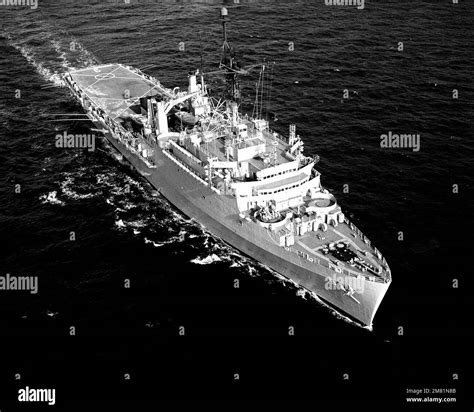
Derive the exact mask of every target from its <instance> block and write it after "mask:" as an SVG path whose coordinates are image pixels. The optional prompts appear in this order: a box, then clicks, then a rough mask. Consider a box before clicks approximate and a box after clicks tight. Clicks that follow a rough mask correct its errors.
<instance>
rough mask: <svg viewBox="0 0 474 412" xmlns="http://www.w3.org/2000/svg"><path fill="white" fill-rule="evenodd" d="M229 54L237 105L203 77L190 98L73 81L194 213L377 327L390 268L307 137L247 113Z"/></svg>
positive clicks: (116, 81)
mask: <svg viewBox="0 0 474 412" xmlns="http://www.w3.org/2000/svg"><path fill="white" fill-rule="evenodd" d="M223 15H224V18H225V16H226V15H227V13H226V12H224V14H223ZM224 27H225V24H224ZM224 41H225V44H227V36H226V35H225V36H224ZM227 47H228V49H226V47H224V48H223V50H224V58H223V60H222V61H221V65H220V67H221V68H223V69H224V70H225V71H226V73H225V74H226V76H227V78H228V79H230V81H231V82H232V83H231V84H230V86H228V91H229V93H230V94H231V96H230V98H227V99H221V100H217V99H215V98H214V97H212V96H210V94H209V93H208V88H207V85H206V81H205V75H204V74H203V73H201V72H200V71H199V70H197V71H195V72H193V73H191V74H189V76H188V86H187V90H183V91H181V90H180V89H179V88H174V89H169V88H166V87H164V86H163V85H161V83H160V82H159V81H158V80H156V79H155V78H153V77H151V76H149V75H147V74H145V73H143V72H141V71H139V70H137V69H135V68H132V67H130V66H126V65H121V64H108V65H100V66H93V67H89V68H86V69H79V70H73V71H71V72H69V73H67V74H66V75H65V76H64V81H65V82H66V84H67V85H68V87H69V88H70V90H71V91H72V93H73V95H74V96H75V97H76V98H77V99H78V101H79V102H80V103H81V105H82V106H83V107H84V109H85V111H86V114H87V116H88V117H89V118H90V119H91V120H92V122H94V124H96V126H97V127H99V128H101V129H102V130H103V131H104V134H105V136H106V137H107V139H108V140H109V141H110V142H111V143H112V145H113V146H114V147H115V148H116V149H117V150H119V151H120V152H121V153H122V154H123V156H124V157H125V158H126V159H128V160H129V161H130V162H131V163H132V164H133V165H134V166H135V167H136V169H137V170H138V171H139V172H140V173H142V174H143V176H145V177H146V178H147V179H148V180H149V181H150V182H151V183H152V184H153V185H154V186H155V187H156V188H157V189H158V190H159V191H160V192H161V193H162V194H163V195H164V196H165V197H166V198H167V199H168V200H169V201H170V202H171V203H172V204H174V205H175V206H176V207H178V208H179V209H180V210H182V211H183V213H185V214H187V215H188V216H190V217H192V218H194V219H196V220H197V221H198V222H200V223H201V224H203V225H204V226H205V227H206V228H208V230H210V231H211V232H212V233H214V234H215V235H217V236H219V237H221V238H222V239H223V240H224V241H225V242H227V243H229V244H231V245H232V246H234V247H236V248H237V249H239V250H241V251H242V252H244V253H246V254H247V255H249V256H251V257H253V258H255V259H257V260H258V261H260V262H262V263H264V264H266V265H268V266H269V267H271V268H272V269H274V270H275V271H277V272H279V273H281V274H282V275H284V276H285V277H287V278H289V279H291V280H293V281H294V282H295V283H297V284H298V285H300V286H301V287H303V288H305V289H307V290H309V291H311V292H313V293H315V294H316V295H317V296H318V297H320V298H322V299H323V300H324V301H325V302H326V303H329V304H330V305H331V306H333V307H336V308H337V309H338V310H339V311H340V312H342V313H344V314H347V315H349V316H350V317H351V318H352V319H355V320H357V321H358V322H360V323H362V324H363V325H367V326H370V325H371V324H372V320H373V317H374V315H375V312H376V311H377V308H378V306H379V304H380V302H381V301H382V299H383V296H384V294H385V292H386V291H387V289H388V287H389V285H390V282H391V275H390V269H389V267H388V265H387V262H386V260H385V258H384V257H383V256H382V255H381V253H380V252H379V251H378V250H377V249H376V248H375V247H374V246H373V245H372V244H371V242H370V241H369V240H368V239H367V237H366V236H365V235H364V234H362V232H361V231H360V230H358V229H357V227H355V226H354V225H353V224H352V223H351V222H350V221H349V220H348V218H347V217H346V216H345V215H344V213H343V212H342V210H341V207H340V206H339V205H338V203H337V201H336V198H335V197H334V196H333V195H332V194H331V193H330V192H329V191H328V190H326V189H325V188H324V187H323V186H322V185H321V175H320V173H319V172H318V171H317V170H316V168H315V165H316V164H317V162H318V159H319V158H318V156H307V155H305V154H304V142H303V139H302V138H301V137H300V136H299V135H298V134H297V133H296V127H295V126H294V125H290V126H289V131H288V135H287V136H283V135H280V134H278V133H276V132H275V131H272V130H271V128H270V125H269V123H268V121H267V120H266V119H264V118H261V117H249V116H248V115H243V114H242V113H241V112H240V110H239V104H238V97H240V96H238V95H237V94H236V91H235V84H236V83H235V82H236V74H237V73H238V72H239V71H240V70H241V69H240V68H238V66H237V65H236V63H235V60H234V58H233V57H231V56H230V53H231V49H230V47H229V46H228V45H227ZM229 62H230V63H229ZM229 64H230V66H229ZM261 70H265V65H262V66H261Z"/></svg>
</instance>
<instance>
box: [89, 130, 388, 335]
mask: <svg viewBox="0 0 474 412" xmlns="http://www.w3.org/2000/svg"><path fill="white" fill-rule="evenodd" d="M94 123H96V124H97V122H96V121H94ZM98 126H100V127H103V126H104V125H102V124H98ZM106 137H107V140H108V141H109V142H110V143H111V144H112V145H113V147H114V148H115V149H116V150H118V151H119V152H120V153H121V154H122V155H123V156H124V157H125V158H126V159H127V160H128V161H129V162H130V163H131V164H132V165H133V166H134V167H135V168H136V169H137V171H138V172H139V173H141V174H142V175H143V176H144V177H145V178H146V179H147V180H148V181H149V182H150V183H151V184H152V185H153V186H154V187H155V188H156V189H157V190H158V191H159V192H160V193H161V194H162V195H163V196H164V197H165V198H166V199H167V200H168V201H169V202H170V203H171V204H172V205H174V206H175V207H176V208H177V209H179V210H180V211H181V212H182V213H184V214H185V215H187V216H188V217H190V218H192V219H194V220H195V221H197V222H199V223H200V224H201V225H203V226H204V227H205V228H206V230H208V231H209V232H210V233H212V234H213V235H215V236H217V237H219V238H220V239H222V240H223V241H224V242H226V243H228V244H229V245H231V246H233V247H234V248H236V249H238V250H239V251H241V252H243V253H244V254H246V255H248V256H250V257H251V258H253V259H255V260H257V261H259V262H260V263H262V264H264V265H266V266H268V267H270V268H271V269H273V270H274V271H276V272H278V273H279V274H281V275H282V276H284V277H285V278H287V279H290V280H291V281H293V282H295V283H296V284H298V285H299V286H300V287H302V288H304V289H306V290H308V291H310V292H312V293H314V294H315V295H317V296H318V297H319V298H321V299H322V300H323V301H324V302H325V303H326V304H329V306H331V307H333V308H335V309H336V310H337V311H338V312H340V313H342V314H344V315H347V316H348V317H349V318H351V319H352V320H355V321H356V322H358V323H360V324H362V325H364V326H368V327H372V322H373V318H374V316H375V313H376V311H377V309H378V307H379V305H380V303H381V301H382V299H383V297H384V295H385V293H386V291H387V289H388V287H389V285H390V282H379V281H370V280H368V279H365V278H364V279H363V280H362V279H361V282H363V283H362V285H361V286H362V288H361V290H362V292H361V293H357V292H356V293H353V294H352V296H349V295H348V294H347V293H346V291H345V290H340V289H338V288H328V285H330V283H328V279H327V278H328V277H331V276H332V275H334V274H335V272H333V271H330V270H328V269H326V268H322V267H320V268H319V270H318V269H316V268H315V265H314V264H312V263H310V262H308V261H307V260H306V259H305V258H303V257H301V256H299V255H298V254H296V253H294V252H292V251H291V250H290V251H289V250H287V249H285V248H282V247H281V246H279V245H277V244H275V242H274V241H272V240H271V239H270V236H268V234H266V233H265V232H264V231H263V233H262V232H261V231H259V230H256V228H255V224H253V223H251V222H246V221H243V222H242V221H241V220H240V219H239V214H238V210H237V207H236V205H235V203H236V202H235V199H234V198H232V197H231V196H226V195H219V194H216V193H215V192H213V191H212V190H211V189H209V187H207V186H204V185H203V184H201V183H199V182H198V181H197V180H196V179H195V178H194V177H193V176H192V175H191V174H189V173H188V172H186V170H185V169H183V168H182V167H180V166H179V165H178V164H176V163H175V162H174V161H173V159H172V158H169V157H167V156H165V154H164V153H163V152H162V151H161V150H160V149H159V148H156V150H155V163H156V165H157V167H156V168H149V167H148V166H147V165H146V164H145V163H144V162H143V161H142V160H141V159H140V158H139V157H138V156H137V155H135V154H134V153H132V152H130V151H129V150H128V149H127V148H126V147H125V145H124V144H123V143H122V142H120V141H119V140H117V139H116V138H114V137H113V136H112V135H111V134H110V133H109V132H108V133H106ZM258 229H260V228H258Z"/></svg>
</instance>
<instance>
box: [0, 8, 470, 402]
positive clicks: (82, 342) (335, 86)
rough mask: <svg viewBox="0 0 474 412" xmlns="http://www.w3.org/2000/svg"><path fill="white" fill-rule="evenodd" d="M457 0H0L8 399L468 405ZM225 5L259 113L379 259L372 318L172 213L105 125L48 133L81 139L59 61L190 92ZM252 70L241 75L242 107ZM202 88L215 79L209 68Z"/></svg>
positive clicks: (4, 390) (0, 326) (464, 93)
mask: <svg viewBox="0 0 474 412" xmlns="http://www.w3.org/2000/svg"><path fill="white" fill-rule="evenodd" d="M468 3H469V2H462V1H461V2H460V4H456V5H455V4H452V3H451V2H449V1H420V0H415V1H399V2H395V1H393V2H392V1H377V2H375V1H374V2H366V4H365V8H364V9H363V10H357V9H356V8H355V7H352V6H339V7H338V6H326V5H325V4H324V2H323V1H317V2H271V1H270V2H262V3H253V2H244V1H241V2H240V3H239V4H234V3H233V2H217V1H208V2H152V1H144V2H139V3H137V2H133V1H131V4H123V2H107V3H105V2H84V3H79V2H55V1H54V2H53V1H44V2H40V5H39V7H38V8H37V9H29V8H28V7H16V8H15V7H13V8H12V7H7V6H0V22H1V24H2V31H1V32H0V51H1V54H0V56H1V57H0V92H1V93H0V114H1V116H0V123H1V127H0V137H1V138H0V181H1V185H0V239H1V240H2V244H3V246H2V248H1V250H0V263H1V266H0V272H1V273H0V275H1V276H4V275H5V274H7V273H9V274H11V275H16V276H37V277H38V279H39V291H38V293H37V294H28V293H15V292H5V291H4V292H1V296H0V313H1V316H0V335H1V342H2V346H4V349H3V350H2V352H3V354H4V355H6V354H10V355H7V356H3V359H4V360H5V362H4V363H3V367H1V369H0V379H1V380H2V382H4V385H2V386H1V388H0V400H4V401H5V402H7V404H8V402H13V404H14V405H16V404H15V399H16V393H17V388H18V387H19V386H21V385H25V384H29V385H30V386H34V385H35V384H36V385H37V386H38V385H42V386H44V387H55V388H57V391H58V397H59V398H60V403H64V404H67V403H68V402H71V400H73V399H77V400H79V399H87V400H88V401H89V402H90V401H94V402H96V403H99V402H101V401H103V400H106V399H123V400H124V401H125V400H135V399H140V400H146V399H164V398H173V399H188V398H189V399H190V398H216V399H218V398H242V397H251V398H272V397H273V398H287V399H304V398H308V399H320V400H333V401H335V400H338V399H354V400H369V399H374V400H377V399H392V400H394V401H397V402H400V404H401V405H404V404H403V400H404V394H405V392H406V389H407V388H410V387H416V386H420V385H421V386H433V387H434V386H436V387H455V388H457V390H458V402H461V400H462V401H466V402H467V401H468V398H469V397H470V396H471V395H470V394H469V393H465V392H464V388H465V387H468V385H467V383H466V382H467V380H468V379H469V378H470V377H469V374H470V371H469V369H468V368H467V366H466V364H467V363H466V356H468V354H466V353H465V352H464V351H462V350H461V348H462V347H463V346H462V345H466V344H469V343H472V338H473V330H472V321H471V319H470V317H471V314H472V301H473V299H472V297H473V296H472V270H471V269H470V268H471V266H472V264H471V261H470V257H471V255H472V242H473V235H472V233H473V226H472V221H473V219H472V218H473V216H472V210H473V208H472V206H473V205H472V198H473V196H472V189H473V187H472V183H473V179H472V176H473V173H472V172H473V170H472V165H473V162H472V159H473V154H474V153H473V145H472V137H473V136H472V132H473V128H472V122H473V120H472V119H473V98H474V87H473V82H472V68H473V63H474V52H473V47H472V40H470V39H471V38H472V36H473V30H472V26H473V25H472V22H473V12H472V5H470V4H468ZM222 5H226V6H227V7H228V9H229V14H230V23H229V39H230V41H231V43H232V44H233V46H234V47H235V48H236V51H237V58H238V60H239V62H240V63H241V64H242V65H251V64H255V63H256V62H259V61H262V60H263V59H266V60H267V61H271V62H275V65H274V66H273V67H274V69H273V82H272V84H273V87H272V91H271V93H272V94H271V105H270V107H269V116H270V117H269V118H270V121H271V124H272V127H273V128H274V129H275V130H277V131H279V132H281V133H285V134H286V131H287V130H288V127H289V124H291V123H294V124H296V128H297V132H298V133H299V134H300V135H301V136H302V137H303V140H304V142H305V151H306V153H317V154H318V155H319V156H320V157H321V161H320V163H319V164H318V166H317V168H318V170H319V171H320V172H321V173H322V181H323V184H324V185H325V186H326V187H327V188H328V189H329V190H331V191H332V192H333V193H334V194H335V195H336V197H337V198H338V201H339V203H340V204H341V206H342V207H343V210H344V211H345V212H346V214H347V215H348V216H349V217H350V218H351V220H353V221H354V222H355V223H356V225H357V226H358V227H359V228H360V229H361V230H362V231H363V232H364V233H365V234H366V235H367V236H368V237H369V238H370V239H371V241H372V242H373V243H375V244H376V245H377V247H378V248H379V250H381V251H382V253H383V254H384V255H385V257H386V259H387V261H388V263H389V265H390V267H391V270H392V275H393V283H392V285H391V287H390V289H389V291H388V293H387V295H386V297H385V299H384V301H383V302H382V305H381V307H380V309H379V311H378V313H377V315H376V317H375V321H374V329H373V330H372V331H369V330H367V329H363V328H360V327H358V326H357V325H355V324H354V323H352V322H351V321H350V320H348V319H346V318H344V316H342V315H340V314H337V313H336V312H335V311H333V310H331V309H329V308H327V307H325V306H324V305H323V304H321V303H320V302H319V301H318V300H317V299H316V298H315V297H312V296H309V295H308V294H305V293H304V292H302V291H301V290H298V288H297V287H296V286H295V285H293V284H291V283H290V282H288V281H285V280H284V279H282V278H281V277H280V276H279V275H278V274H276V273H274V272H272V271H271V270H269V269H268V268H265V267H262V266H261V265H260V264H258V262H255V261H252V260H250V259H248V258H247V257H245V256H243V255H241V254H240V253H239V252H238V251H236V250H234V249H232V248H230V247H228V246H227V245H225V244H223V242H222V241H220V240H219V239H217V238H215V237H213V236H212V235H211V234H209V233H207V232H206V231H205V230H204V229H203V228H201V227H200V226H199V225H198V224H196V223H195V222H194V221H192V220H191V219H189V218H188V217H185V216H183V215H181V214H180V213H179V211H177V210H175V209H174V208H173V207H172V206H171V205H169V204H168V203H167V202H166V200H165V199H163V198H162V197H161V196H160V195H159V194H157V193H156V191H155V190H154V189H153V188H152V187H151V186H150V185H149V184H147V182H146V181H145V180H144V179H143V178H142V177H141V176H140V175H138V174H137V173H136V172H135V171H134V170H133V169H132V168H131V167H130V166H129V165H128V164H127V163H125V162H124V161H122V160H121V159H120V158H119V157H118V156H117V155H116V154H115V153H114V151H113V150H112V149H111V148H110V146H109V145H108V144H107V143H106V142H105V141H104V140H100V141H99V142H98V144H97V149H96V150H95V151H92V152H89V151H87V150H81V149H60V148H56V147H55V144H54V143H55V139H54V138H55V135H56V134H58V133H63V132H64V131H66V132H67V133H73V134H76V133H91V132H90V127H91V124H90V123H88V122H84V121H74V122H72V121H62V122H55V121H53V120H54V119H55V117H54V116H53V115H52V114H55V113H63V114H66V113H67V114H75V113H81V108H80V106H78V104H76V103H75V102H74V101H73V99H72V98H71V97H70V96H69V93H68V92H67V90H66V89H65V88H64V87H63V86H62V84H61V80H60V76H61V74H62V73H64V72H65V71H67V70H68V69H71V68H82V67H88V66H90V65H94V64H98V63H113V62H120V63H126V64H130V65H133V66H136V67H146V66H149V67H150V68H149V69H146V70H145V71H146V72H147V73H149V74H151V75H153V76H154V77H156V78H158V79H160V81H161V82H162V83H163V84H165V85H166V86H169V87H174V86H181V87H185V86H186V82H187V73H188V72H189V71H192V70H195V69H196V68H198V67H199V66H200V65H201V60H202V64H203V69H204V70H205V71H212V70H213V69H215V68H216V65H217V63H218V61H219V53H220V46H221V41H222V40H221V27H220V22H219V9H220V7H221V6H222ZM400 42H402V43H403V51H399V47H400V44H399V43H400ZM180 43H181V44H184V51H180V49H179V47H180ZM256 75H258V73H256V72H254V73H252V74H251V75H250V76H248V77H247V78H242V79H241V83H242V91H243V108H244V109H245V110H246V111H249V112H251V110H252V102H253V100H254V94H253V93H254V92H253V90H254V87H255V82H256V81H257V77H256ZM210 84H211V86H212V88H213V89H215V90H219V88H220V87H221V86H222V80H221V79H219V77H212V78H211V79H210ZM454 89H456V90H458V98H453V90H454ZM345 90H347V93H348V96H349V97H348V98H344V91H345ZM65 117H69V116H65ZM71 117H72V116H71ZM390 131H391V132H393V133H414V134H420V148H419V150H418V151H414V150H412V149H410V148H407V149H395V148H392V149H389V148H381V146H380V136H381V135H382V134H385V133H389V132H390ZM16 185H20V186H19V187H20V193H16V192H15V189H16V188H18V186H16ZM453 185H456V187H457V188H458V189H457V190H454V189H453ZM347 188H348V190H347ZM453 190H454V192H456V193H453ZM71 232H74V235H75V240H74V241H71V240H70V235H71ZM400 232H402V236H403V239H402V240H400V236H401V235H400ZM236 279H238V280H239V282H240V288H238V289H236V288H234V282H235V280H236ZM454 279H456V280H457V281H458V284H459V287H458V288H453V280H454ZM126 280H129V281H130V284H131V287H130V288H129V289H126V288H124V283H125V282H126ZM71 326H73V327H75V330H76V335H75V336H70V327H71ZM290 326H292V327H294V329H295V336H288V328H289V327H290ZM180 327H184V329H185V336H179V334H178V332H179V328H180ZM400 328H403V335H400V333H401V332H400V330H401V329H400ZM15 373H20V375H21V379H19V380H16V379H14V374H15ZM126 373H129V374H130V380H128V379H125V378H124V375H125V374H126ZM345 373H347V374H348V379H344V378H343V376H344V374H345ZM454 373H457V374H459V376H460V379H459V380H456V381H453V378H452V375H453V374H454ZM235 374H239V379H236V376H235ZM466 385H467V386H466ZM79 387H80V388H81V389H80V393H78V392H77V389H78V388H79ZM341 392H343V393H344V396H341V395H340V394H341ZM471 405H472V404H471ZM0 409H1V404H0Z"/></svg>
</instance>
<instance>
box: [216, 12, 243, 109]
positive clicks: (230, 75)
mask: <svg viewBox="0 0 474 412" xmlns="http://www.w3.org/2000/svg"><path fill="white" fill-rule="evenodd" d="M227 14H228V11H227V9H226V8H225V7H223V8H222V9H221V17H222V30H223V36H224V43H223V44H222V57H221V62H220V64H219V69H224V70H225V79H226V91H225V94H226V95H225V99H227V100H231V101H234V102H239V100H240V87H239V81H238V78H237V73H238V71H239V70H240V68H239V66H238V64H237V61H236V59H235V51H234V49H233V48H232V47H231V46H230V45H229V43H228V42H227Z"/></svg>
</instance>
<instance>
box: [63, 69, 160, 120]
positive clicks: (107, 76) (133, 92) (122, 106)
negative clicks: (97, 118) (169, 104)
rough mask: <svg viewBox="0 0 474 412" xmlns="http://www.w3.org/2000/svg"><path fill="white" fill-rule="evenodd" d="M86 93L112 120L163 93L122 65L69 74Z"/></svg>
mask: <svg viewBox="0 0 474 412" xmlns="http://www.w3.org/2000/svg"><path fill="white" fill-rule="evenodd" d="M69 74H70V75H71V77H72V79H73V80H74V81H75V82H76V84H77V86H78V87H79V88H80V89H81V91H82V92H83V93H85V94H86V95H87V97H88V98H89V99H90V100H91V101H92V102H93V103H94V105H95V106H96V107H99V108H101V109H102V110H103V111H104V112H105V113H106V114H107V115H108V116H110V117H111V118H112V119H115V118H117V117H126V116H127V114H130V113H133V112H132V111H131V109H130V107H131V106H133V105H136V104H138V103H139V102H140V98H141V97H145V96H152V95H156V94H161V93H163V90H162V89H161V88H160V87H159V86H158V85H156V84H154V83H152V82H151V81H150V80H148V79H146V78H145V77H142V76H141V75H140V74H139V73H136V72H134V71H132V70H130V69H129V68H127V67H125V66H122V65H121V64H107V65H101V66H93V67H88V68H86V69H78V70H72V71H70V72H69Z"/></svg>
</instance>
